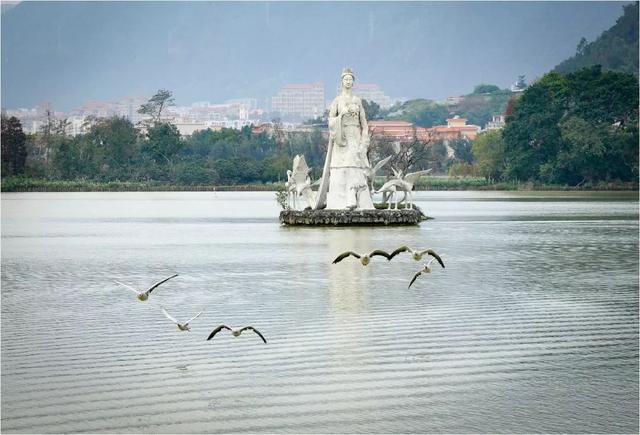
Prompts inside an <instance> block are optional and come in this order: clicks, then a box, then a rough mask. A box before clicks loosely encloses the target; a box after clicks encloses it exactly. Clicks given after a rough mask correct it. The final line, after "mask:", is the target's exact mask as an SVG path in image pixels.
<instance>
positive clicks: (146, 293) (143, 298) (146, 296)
mask: <svg viewBox="0 0 640 435" xmlns="http://www.w3.org/2000/svg"><path fill="white" fill-rule="evenodd" d="M176 276H178V274H177V273H176V274H175V275H172V276H170V277H169V278H165V279H163V280H162V281H158V282H157V283H155V284H154V285H152V286H151V287H149V288H148V289H147V290H145V291H143V292H141V291H140V290H138V289H135V288H133V287H131V286H130V285H127V284H123V283H121V282H120V281H115V282H116V284H120V285H121V286H123V287H126V288H128V289H129V290H131V291H132V292H134V293H135V294H137V295H138V299H139V300H141V301H146V300H147V299H149V295H150V294H151V292H152V291H154V290H155V289H156V287H158V286H159V285H160V284H163V283H165V282H167V281H169V280H170V279H171V278H175V277H176Z"/></svg>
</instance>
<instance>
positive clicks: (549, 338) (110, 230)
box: [1, 192, 639, 433]
mask: <svg viewBox="0 0 640 435" xmlns="http://www.w3.org/2000/svg"><path fill="white" fill-rule="evenodd" d="M416 203H417V204H418V205H419V206H420V207H421V208H422V209H423V210H424V211H425V212H426V214H428V215H429V216H432V217H434V219H433V220H429V221H426V222H423V223H422V224H421V225H420V226H419V227H406V228H401V227H394V228H290V227H283V226H280V225H279V223H278V220H277V215H278V212H279V210H278V206H277V204H276V202H275V200H274V194H273V193H272V192H265V193H232V192H227V193H213V192H208V193H200V192H198V193H29V194H5V193H3V194H2V305H1V314H2V319H1V326H2V346H1V349H2V361H1V364H2V366H1V368H2V372H1V387H2V403H1V405H2V416H1V424H2V431H3V432H290V433H300V432H325V433H332V432H520V433H521V432H572V433H576V432H592V433H593V432H598V433H629V432H633V433H637V432H638V368H639V367H638V278H639V274H638V229H639V226H638V200H637V194H636V193H633V194H624V193H622V194H621V193H548V192H545V193H502V192H419V193H417V194H416ZM401 244H409V245H410V246H414V247H430V248H433V249H435V250H436V251H437V252H438V253H440V254H443V260H444V262H445V264H446V269H441V268H440V267H439V266H437V265H436V264H435V263H433V264H432V266H435V267H433V268H432V269H433V272H432V273H431V274H430V275H427V276H424V275H423V276H421V277H419V278H418V279H417V281H416V282H415V283H414V284H413V286H412V287H411V288H410V289H408V288H407V285H408V284H409V281H410V279H411V277H412V276H413V275H414V274H415V273H416V272H417V271H418V270H419V269H420V268H421V263H416V262H414V261H413V260H412V259H411V258H410V257H409V256H405V257H403V256H399V257H396V258H395V259H394V260H393V261H392V262H387V261H386V260H384V259H380V258H379V257H376V258H374V259H373V260H372V262H371V264H370V265H369V266H367V267H362V266H361V265H360V263H359V262H358V261H357V260H355V259H352V258H351V259H347V260H344V261H342V262H340V263H339V264H336V265H332V264H331V261H332V260H333V259H334V258H335V256H337V255H338V254H339V253H341V252H342V251H344V250H347V249H353V250H355V251H357V252H366V251H369V250H373V249H376V248H381V249H387V250H391V249H394V248H396V247H398V246H400V245H401ZM174 273H179V274H180V276H179V277H177V278H175V279H173V280H170V281H168V282H167V283H166V284H164V285H162V286H160V287H158V288H157V289H156V290H155V291H154V292H153V293H152V295H151V297H150V298H149V300H148V301H146V302H139V301H138V300H137V299H136V298H135V295H134V294H133V293H132V292H130V291H128V290H127V289H125V288H123V287H120V286H118V285H117V284H115V283H114V282H113V281H114V280H118V281H122V282H125V283H127V284H130V285H133V286H134V287H139V288H146V287H147V286H149V285H151V284H153V283H154V282H156V281H158V280H160V279H162V278H165V277H168V276H170V275H172V274H174ZM160 305H162V306H164V307H166V308H167V310H168V311H169V312H170V313H171V314H172V315H174V316H175V317H176V318H178V319H179V320H185V319H188V318H190V317H192V316H193V315H195V314H196V313H197V312H198V311H200V310H202V309H205V310H206V311H205V313H204V314H203V315H202V316H200V317H199V318H198V319H196V320H195V321H194V322H193V324H192V325H191V326H192V328H193V329H192V331H191V332H181V331H179V330H178V329H177V328H176V326H175V325H173V324H172V323H171V322H170V321H169V320H168V319H166V318H165V317H164V316H163V314H162V312H161V310H160ZM221 323H225V324H227V325H229V326H245V325H253V326H254V327H256V328H257V329H259V330H260V331H261V332H262V333H263V334H264V336H265V338H266V339H267V340H268V344H263V343H262V341H261V340H260V338H259V337H258V336H257V335H255V334H251V333H243V334H242V335H241V336H240V337H238V338H234V337H232V336H231V335H230V334H229V333H223V332H221V333H220V334H219V335H217V336H216V337H215V339H214V340H212V341H209V342H207V341H206V340H205V339H206V337H207V335H208V334H209V332H210V331H211V330H212V329H213V328H214V327H216V326H217V325H219V324H221Z"/></svg>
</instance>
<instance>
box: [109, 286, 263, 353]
mask: <svg viewBox="0 0 640 435" xmlns="http://www.w3.org/2000/svg"><path fill="white" fill-rule="evenodd" d="M176 276H178V274H177V273H176V274H175V275H171V276H170V277H169V278H165V279H163V280H161V281H158V282H157V283H155V284H154V285H152V286H151V287H149V288H148V289H146V290H145V291H140V290H138V289H136V288H133V287H131V286H130V285H127V284H124V283H122V282H120V281H115V282H116V284H119V285H121V286H123V287H125V288H128V289H129V290H131V291H132V292H134V293H135V294H136V295H137V297H138V300H140V301H146V300H147V299H149V295H150V294H151V292H152V291H154V290H155V289H156V288H158V287H159V286H160V285H162V284H164V283H165V282H167V281H169V280H170V279H173V278H175V277H176ZM160 308H162V313H163V314H164V315H165V317H166V318H167V319H169V320H171V321H172V322H173V323H175V324H176V326H177V327H178V329H179V330H180V331H188V332H191V326H189V324H190V323H191V322H193V321H194V320H195V319H197V318H198V317H200V315H201V314H202V313H203V312H204V311H200V312H199V313H198V314H196V315H195V316H193V317H192V318H190V319H189V320H187V321H186V322H180V321H178V320H177V319H176V318H175V317H173V316H172V315H171V314H169V313H168V312H167V310H166V309H165V308H164V307H163V306H161V307H160ZM223 329H225V330H228V331H231V335H233V336H234V337H239V336H240V334H242V332H243V331H253V332H255V333H256V334H258V336H259V337H260V338H261V339H262V341H264V342H265V344H266V343H267V340H266V339H265V338H264V336H263V335H262V334H261V333H260V331H258V330H257V329H255V328H254V327H253V326H245V327H244V328H230V327H228V326H227V325H219V326H218V327H216V328H215V329H214V330H213V331H211V333H210V334H209V336H208V337H207V340H211V339H213V337H214V335H216V334H217V333H218V332H220V331H222V330H223Z"/></svg>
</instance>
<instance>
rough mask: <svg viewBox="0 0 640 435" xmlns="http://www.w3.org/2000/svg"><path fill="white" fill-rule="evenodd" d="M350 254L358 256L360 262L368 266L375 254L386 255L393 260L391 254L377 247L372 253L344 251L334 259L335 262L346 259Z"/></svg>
mask: <svg viewBox="0 0 640 435" xmlns="http://www.w3.org/2000/svg"><path fill="white" fill-rule="evenodd" d="M349 255H353V256H354V257H356V258H359V259H360V263H362V265H363V266H366V265H367V264H369V262H370V261H371V257H373V256H375V255H380V256H382V257H385V258H386V259H387V260H391V258H393V257H392V256H391V255H389V253H388V252H385V251H382V250H380V249H376V250H375V251H371V253H369V254H357V253H355V252H353V251H346V252H343V253H342V254H340V255H338V256H337V257H336V259H335V260H333V264H336V263H339V262H341V261H342V260H344V259H345V258H347V257H348V256H349Z"/></svg>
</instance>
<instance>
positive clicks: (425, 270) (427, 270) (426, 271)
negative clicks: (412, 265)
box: [407, 258, 444, 288]
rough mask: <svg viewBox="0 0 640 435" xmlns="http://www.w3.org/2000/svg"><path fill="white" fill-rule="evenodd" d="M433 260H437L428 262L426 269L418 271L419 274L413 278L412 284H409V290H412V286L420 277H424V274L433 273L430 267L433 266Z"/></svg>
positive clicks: (431, 259)
mask: <svg viewBox="0 0 640 435" xmlns="http://www.w3.org/2000/svg"><path fill="white" fill-rule="evenodd" d="M433 260H435V258H430V259H429V261H428V262H427V264H425V265H424V267H423V268H422V269H420V270H419V271H418V273H416V274H415V275H414V276H413V279H412V280H411V282H410V283H409V287H407V288H411V284H413V283H414V282H415V280H416V279H418V277H419V276H420V275H422V274H423V273H431V268H430V267H429V266H430V265H431V263H433ZM443 267H444V266H443Z"/></svg>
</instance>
